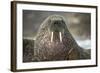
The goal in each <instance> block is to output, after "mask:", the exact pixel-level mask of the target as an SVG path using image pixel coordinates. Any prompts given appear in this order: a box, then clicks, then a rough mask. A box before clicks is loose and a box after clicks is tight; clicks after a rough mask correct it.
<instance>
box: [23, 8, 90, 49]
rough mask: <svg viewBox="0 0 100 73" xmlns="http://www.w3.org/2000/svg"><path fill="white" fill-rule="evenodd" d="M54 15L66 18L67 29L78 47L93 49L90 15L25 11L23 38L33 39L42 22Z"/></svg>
mask: <svg viewBox="0 0 100 73" xmlns="http://www.w3.org/2000/svg"><path fill="white" fill-rule="evenodd" d="M54 14H57V15H61V16H63V17H64V18H65V22H66V23H67V24H66V25H67V28H68V30H69V31H70V33H71V34H72V36H73V37H74V39H75V40H76V42H77V43H78V45H80V46H81V47H83V48H86V49H90V48H91V14H90V13H76V12H54V11H36V10H35V11H34V10H23V38H29V39H33V38H34V36H35V35H36V33H37V31H38V29H39V26H40V25H41V24H42V22H43V21H44V20H45V19H46V18H47V17H48V16H50V15H54Z"/></svg>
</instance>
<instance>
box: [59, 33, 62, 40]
mask: <svg viewBox="0 0 100 73" xmlns="http://www.w3.org/2000/svg"><path fill="white" fill-rule="evenodd" d="M59 37H60V42H62V34H61V32H59Z"/></svg>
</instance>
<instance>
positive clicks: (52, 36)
mask: <svg viewBox="0 0 100 73" xmlns="http://www.w3.org/2000/svg"><path fill="white" fill-rule="evenodd" d="M52 41H53V32H51V42H52Z"/></svg>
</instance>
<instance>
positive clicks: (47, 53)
mask: <svg viewBox="0 0 100 73" xmlns="http://www.w3.org/2000/svg"><path fill="white" fill-rule="evenodd" d="M51 32H54V36H53V42H51ZM59 32H61V33H62V42H60V40H59ZM34 46H35V47H34V56H33V59H34V60H36V61H56V60H79V59H89V58H90V56H89V57H86V55H84V54H85V53H84V50H83V49H82V48H81V47H79V46H78V44H77V43H76V41H75V40H74V38H73V37H72V35H71V34H70V32H69V31H68V28H67V25H66V23H65V21H64V18H63V17H61V16H59V15H52V16H50V17H48V18H47V19H46V20H45V21H44V22H43V24H41V26H40V28H39V31H38V33H37V36H36V40H35V45H34ZM71 49H73V50H72V51H71V52H70V53H69V51H70V50H71Z"/></svg>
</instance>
